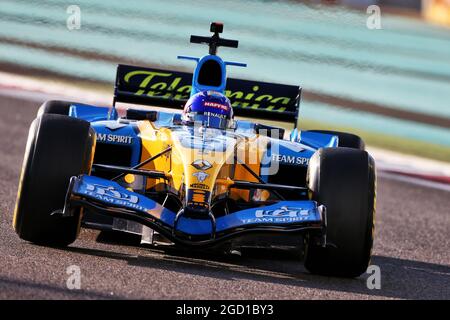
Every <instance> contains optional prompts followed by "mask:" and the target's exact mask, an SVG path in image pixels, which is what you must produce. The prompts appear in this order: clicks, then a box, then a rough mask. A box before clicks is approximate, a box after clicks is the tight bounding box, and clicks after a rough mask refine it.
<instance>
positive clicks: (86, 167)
mask: <svg viewBox="0 0 450 320" xmlns="http://www.w3.org/2000/svg"><path fill="white" fill-rule="evenodd" d="M94 147H95V133H94V131H93V130H92V129H90V124H89V122H86V121H84V120H80V119H76V118H72V117H68V116H63V115H57V114H43V115H42V116H40V117H38V118H36V119H35V120H34V121H33V123H32V124H31V126H30V131H29V134H28V141H27V146H26V149H25V155H24V161H23V166H22V172H21V175H20V181H19V189H18V194H17V202H16V207H15V211H14V219H13V225H14V229H15V230H16V232H17V234H18V235H19V237H20V238H21V239H24V240H28V241H31V242H34V243H38V244H43V245H49V246H66V245H69V244H70V243H72V242H73V241H75V239H76V238H77V235H78V232H79V229H80V221H81V209H78V210H75V211H74V215H73V216H72V217H68V218H61V217H57V216H52V215H51V213H52V212H54V211H56V210H61V209H62V208H63V207H64V200H65V195H66V192H67V188H68V185H69V180H70V178H71V177H72V176H77V175H79V174H87V173H89V172H90V170H91V166H92V159H93V150H94Z"/></svg>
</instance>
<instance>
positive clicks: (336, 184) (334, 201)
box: [305, 148, 376, 277]
mask: <svg viewBox="0 0 450 320" xmlns="http://www.w3.org/2000/svg"><path fill="white" fill-rule="evenodd" d="M308 187H309V189H310V190H311V197H312V200H315V201H317V203H318V204H323V205H324V206H325V207H326V212H327V246H326V247H325V248H323V247H322V246H320V245H319V244H317V243H316V242H314V241H312V239H311V241H309V243H308V244H307V248H306V256H305V267H306V268H307V269H308V270H309V271H310V272H312V273H316V274H321V275H327V276H340V277H357V276H359V275H361V274H362V273H364V272H365V271H366V270H367V267H368V265H369V262H370V257H371V250H372V245H373V235H374V218H375V197H376V176H375V163H374V161H373V159H372V157H371V156H370V155H369V154H368V153H367V152H366V151H362V150H357V149H350V148H326V149H319V151H317V152H316V153H315V154H314V155H313V157H312V158H311V160H310V164H309V167H308Z"/></svg>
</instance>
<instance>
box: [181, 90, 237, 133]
mask: <svg viewBox="0 0 450 320" xmlns="http://www.w3.org/2000/svg"><path fill="white" fill-rule="evenodd" d="M233 118H234V115H233V108H232V107H231V102H230V100H229V99H228V98H227V97H225V96H224V95H223V94H221V93H220V92H217V91H211V90H209V91H202V92H199V93H196V94H194V95H193V96H192V97H191V98H190V99H189V100H188V102H186V105H185V106H184V110H183V115H182V120H183V122H184V123H185V124H194V123H198V124H200V125H202V126H204V127H207V128H216V129H228V128H231V127H232V126H233Z"/></svg>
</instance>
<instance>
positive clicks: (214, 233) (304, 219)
mask: <svg viewBox="0 0 450 320" xmlns="http://www.w3.org/2000/svg"><path fill="white" fill-rule="evenodd" d="M74 206H82V207H86V208H87V209H89V210H92V211H94V212H96V213H100V214H105V215H108V216H112V217H115V218H122V219H128V220H132V221H136V222H139V223H141V224H143V225H146V226H148V227H150V228H152V229H154V230H156V231H158V232H160V233H161V234H163V235H164V236H165V237H167V238H168V239H169V240H171V241H173V242H174V243H178V244H184V245H192V246H195V245H212V244H216V243H218V242H220V241H223V240H227V239H230V238H233V237H237V236H240V235H243V234H245V233H251V232H253V233H254V232H266V233H277V232H304V231H317V232H319V233H324V232H325V225H326V217H325V210H324V207H323V206H318V205H317V203H316V202H315V201H309V200H306V201H305V200H303V201H280V202H277V203H275V204H271V205H268V206H263V207H256V208H250V209H245V210H242V211H238V212H234V213H231V214H228V215H225V216H222V217H218V218H216V219H214V218H213V220H212V221H211V219H208V217H206V219H194V218H188V217H184V216H177V213H175V212H172V211H170V210H168V209H167V208H164V207H163V206H161V205H160V204H159V203H157V202H155V201H153V200H152V199H149V198H147V197H145V196H144V195H142V194H139V193H135V192H133V191H130V190H127V189H125V188H123V187H122V186H120V185H119V184H118V183H116V182H114V181H111V180H106V179H102V178H98V177H94V176H88V175H81V176H79V177H72V179H71V183H70V186H69V190H68V194H67V199H66V205H65V208H64V210H63V215H68V214H70V209H71V208H72V207H74Z"/></svg>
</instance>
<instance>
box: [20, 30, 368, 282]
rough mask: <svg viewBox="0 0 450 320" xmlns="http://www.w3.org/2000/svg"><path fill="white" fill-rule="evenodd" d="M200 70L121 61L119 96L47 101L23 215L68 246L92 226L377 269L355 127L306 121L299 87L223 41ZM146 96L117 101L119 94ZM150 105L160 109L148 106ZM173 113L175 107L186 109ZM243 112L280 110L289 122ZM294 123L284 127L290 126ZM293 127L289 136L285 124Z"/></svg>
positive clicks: (214, 42) (40, 237)
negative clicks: (257, 75)
mask: <svg viewBox="0 0 450 320" xmlns="http://www.w3.org/2000/svg"><path fill="white" fill-rule="evenodd" d="M210 31H211V32H212V33H213V34H212V36H211V37H201V36H191V42H193V43H203V44H207V45H208V46H209V54H208V55H205V56H203V57H201V58H196V57H186V56H181V57H179V58H182V59H189V60H193V61H194V62H195V63H196V68H195V70H194V72H193V74H190V73H184V72H176V71H168V70H160V69H154V68H143V67H136V66H128V65H119V66H118V69H117V78H116V83H115V94H114V101H113V104H112V106H111V107H101V106H92V105H86V104H81V103H76V102H66V101H48V102H46V103H44V104H43V105H42V107H41V108H40V109H39V112H38V115H37V118H36V119H35V120H34V121H33V123H32V124H31V126H30V131H29V136H28V141H27V146H26V150H25V156H24V162H23V167H22V173H21V178H20V184H19V190H18V196H17V203H16V207H15V213H14V221H13V225H14V228H15V230H16V232H17V233H18V235H19V236H20V238H22V239H25V240H28V241H31V242H33V243H37V244H43V245H49V246H66V245H69V244H71V243H72V242H74V241H75V240H76V238H77V236H78V234H79V231H80V228H81V226H83V227H88V228H95V229H100V230H116V231H123V232H129V233H134V234H138V235H140V236H141V238H142V242H145V243H149V244H152V245H166V246H176V247H180V248H213V249H214V248H220V249H221V250H222V249H225V250H229V251H239V250H241V249H242V248H247V247H265V248H276V247H284V248H285V247H288V248H293V249H296V250H299V252H303V254H304V261H305V266H306V268H307V269H308V270H309V271H311V272H313V273H317V274H324V275H334V276H343V277H356V276H359V275H360V274H362V273H363V272H365V271H366V269H367V266H368V264H369V261H370V257H371V249H372V244H373V236H374V216H375V197H376V177H375V164H374V160H373V159H372V157H371V156H370V155H369V154H368V153H367V152H366V151H365V150H364V142H363V141H362V140H361V139H360V138H359V137H357V136H355V135H353V134H349V133H341V132H332V131H319V130H310V131H301V130H299V129H298V128H297V123H298V112H299V103H300V93H301V90H300V87H299V86H293V85H282V84H274V83H266V82H258V81H249V80H242V79H234V78H228V79H227V76H226V68H227V67H228V66H245V64H242V63H237V62H229V61H223V60H222V59H221V58H220V57H219V56H218V55H217V49H218V47H220V46H226V47H234V48H237V46H238V41H236V40H228V39H223V38H221V37H220V34H221V33H222V31H223V25H222V24H221V23H212V24H211V29H210ZM124 103H125V104H128V105H129V104H134V105H142V107H134V108H128V109H126V110H124V111H123V112H119V111H118V109H119V108H118V107H116V106H117V105H118V104H124ZM145 106H151V107H152V108H149V107H145ZM183 107H184V110H183V112H182V113H180V112H179V111H175V112H171V110H170V109H171V108H175V109H180V110H181V109H183ZM234 115H236V116H240V117H250V118H258V119H267V120H274V121H283V122H287V123H291V124H293V127H294V128H293V130H292V131H291V132H290V134H289V135H288V133H287V132H285V131H286V130H285V129H283V128H278V127H274V126H269V125H267V124H260V123H255V122H252V121H245V120H236V119H234ZM285 136H286V137H285ZM287 136H289V137H287Z"/></svg>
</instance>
